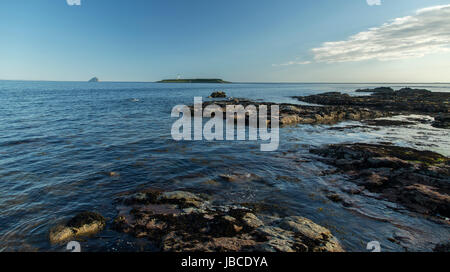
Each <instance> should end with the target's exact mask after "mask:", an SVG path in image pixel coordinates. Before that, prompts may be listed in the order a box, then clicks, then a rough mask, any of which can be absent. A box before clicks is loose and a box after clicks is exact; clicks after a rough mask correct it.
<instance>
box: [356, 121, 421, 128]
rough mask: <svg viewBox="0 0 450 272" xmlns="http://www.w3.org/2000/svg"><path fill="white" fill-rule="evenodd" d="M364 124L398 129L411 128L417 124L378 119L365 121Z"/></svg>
mask: <svg viewBox="0 0 450 272" xmlns="http://www.w3.org/2000/svg"><path fill="white" fill-rule="evenodd" d="M364 124H366V125H369V126H383V127H391V126H392V127H397V126H410V125H414V124H415V123H414V122H408V121H400V120H387V119H376V120H366V121H364Z"/></svg>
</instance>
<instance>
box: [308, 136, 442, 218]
mask: <svg viewBox="0 0 450 272" xmlns="http://www.w3.org/2000/svg"><path fill="white" fill-rule="evenodd" d="M310 151H311V152H312V153H315V154H318V155H320V156H323V157H325V159H323V161H324V162H325V163H328V164H331V165H333V166H335V167H336V168H337V171H338V172H340V173H343V174H346V175H348V176H349V178H350V180H351V181H353V182H355V183H356V184H358V185H360V186H361V187H362V188H363V189H367V190H369V191H370V192H373V193H378V194H379V195H380V196H382V197H383V198H385V199H386V200H389V201H391V202H395V203H399V204H402V205H403V206H405V207H406V208H408V209H409V210H411V211H414V212H417V213H421V214H424V215H427V216H433V217H437V218H440V219H445V217H447V218H448V217H450V159H449V158H447V157H445V156H442V155H440V154H438V153H435V152H431V151H419V150H415V149H412V148H407V147H399V146H393V145H380V144H361V143H358V144H338V145H329V146H325V147H323V148H318V149H312V150H310ZM443 221H444V222H446V221H445V220H443Z"/></svg>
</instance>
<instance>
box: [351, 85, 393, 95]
mask: <svg viewBox="0 0 450 272" xmlns="http://www.w3.org/2000/svg"><path fill="white" fill-rule="evenodd" d="M355 92H357V93H377V94H380V93H381V94H392V93H393V92H394V89H392V88H391V87H379V88H375V89H358V90H356V91H355Z"/></svg>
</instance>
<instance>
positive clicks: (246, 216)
mask: <svg viewBox="0 0 450 272" xmlns="http://www.w3.org/2000/svg"><path fill="white" fill-rule="evenodd" d="M120 202H121V203H122V205H123V206H121V207H120V213H119V215H118V217H117V218H116V219H115V220H114V224H113V225H114V229H115V230H117V231H120V232H124V233H128V234H131V235H133V236H135V237H139V238H145V239H148V240H149V241H152V242H153V243H154V244H155V246H156V247H158V248H159V249H160V250H161V251H165V252H186V251H201V252H243V251H251V252H254V251H256V252H340V251H343V249H342V246H341V245H340V243H339V242H338V240H337V239H336V238H334V236H333V235H332V234H331V232H330V231H329V230H327V229H326V228H324V227H321V226H319V225H317V224H315V223H314V222H312V221H311V220H309V219H306V218H303V217H299V216H292V217H285V218H275V217H267V216H263V215H262V216H259V215H257V214H256V212H255V211H254V210H252V209H251V208H248V207H244V206H240V205H215V204H214V203H213V202H211V201H209V200H207V199H206V198H205V196H201V195H199V194H195V193H191V192H186V191H163V190H158V189H148V190H145V191H140V192H137V193H134V194H131V195H129V196H125V197H123V198H122V199H121V201H120Z"/></svg>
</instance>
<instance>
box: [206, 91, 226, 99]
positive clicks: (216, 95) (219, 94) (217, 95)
mask: <svg viewBox="0 0 450 272" xmlns="http://www.w3.org/2000/svg"><path fill="white" fill-rule="evenodd" d="M210 97H211V98H226V97H227V94H226V93H225V92H222V91H218V92H213V93H212V94H211V96H210Z"/></svg>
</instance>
